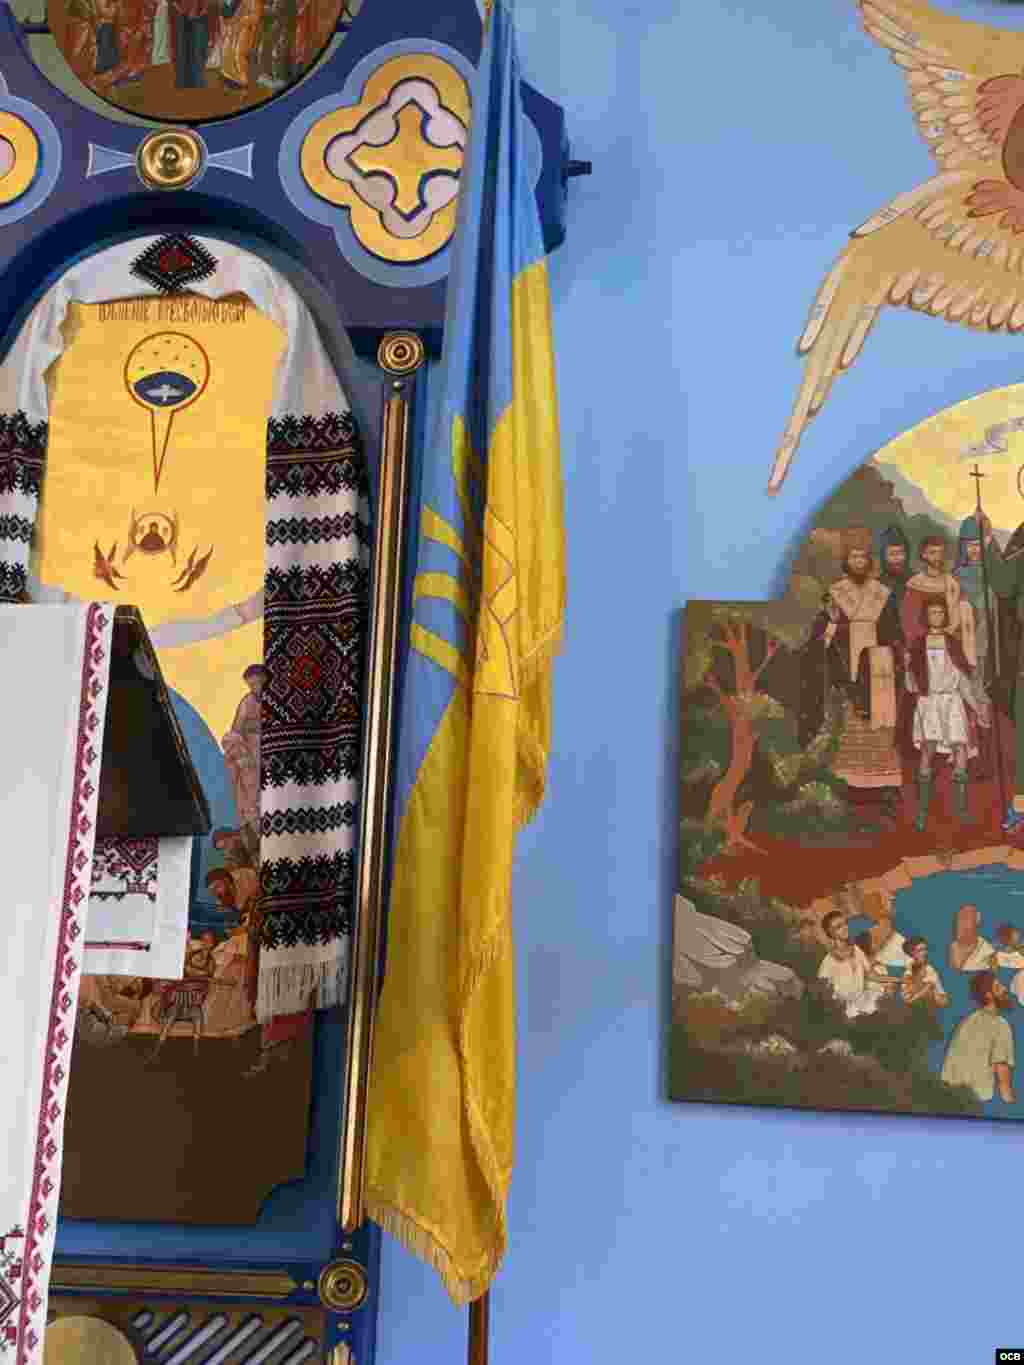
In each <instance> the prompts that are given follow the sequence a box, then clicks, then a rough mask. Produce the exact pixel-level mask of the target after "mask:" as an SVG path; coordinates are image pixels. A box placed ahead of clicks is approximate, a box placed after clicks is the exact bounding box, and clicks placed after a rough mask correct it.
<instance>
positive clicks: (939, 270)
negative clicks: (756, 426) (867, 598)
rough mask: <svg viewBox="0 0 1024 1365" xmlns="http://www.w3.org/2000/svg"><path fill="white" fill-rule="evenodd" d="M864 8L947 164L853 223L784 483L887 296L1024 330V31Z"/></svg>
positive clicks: (810, 368)
mask: <svg viewBox="0 0 1024 1365" xmlns="http://www.w3.org/2000/svg"><path fill="white" fill-rule="evenodd" d="M858 8H859V10H860V12H861V16H862V18H863V20H864V26H865V28H866V29H867V31H868V32H869V33H870V34H871V35H872V37H874V38H876V39H877V40H878V41H879V42H880V43H882V44H883V46H885V47H886V48H888V50H889V53H890V55H891V56H892V58H893V60H894V61H895V62H896V63H897V65H898V66H900V67H902V69H903V71H904V74H905V76H906V80H907V85H908V88H909V91H910V98H911V104H912V107H913V109H914V117H915V119H916V121H917V125H918V129H919V131H920V132H921V135H922V136H923V137H924V139H925V141H926V142H927V144H928V146H929V148H930V149H931V152H932V154H933V156H934V157H935V159H936V161H937V162H938V164H939V168H940V172H941V173H940V174H939V175H937V176H935V177H933V178H932V179H931V180H928V181H926V182H925V184H923V185H920V186H919V187H918V188H917V189H914V190H910V191H908V192H907V193H906V194H901V195H898V196H897V198H895V199H894V200H893V201H892V202H891V203H889V204H887V205H886V206H885V207H884V208H883V209H881V210H880V211H879V212H878V213H876V214H874V215H873V216H872V217H871V218H869V219H868V221H867V222H866V223H864V224H863V225H862V226H861V227H859V228H857V229H856V230H855V231H854V232H853V233H851V241H850V244H849V246H848V247H847V248H846V250H845V251H844V252H843V253H842V255H841V256H840V257H839V259H838V260H837V261H836V263H835V265H834V266H833V267H832V269H831V270H830V271H829V273H828V275H827V276H826V277H825V280H824V282H823V283H822V285H821V288H820V289H819V290H818V294H817V297H816V299H815V301H814V304H813V306H812V308H811V312H810V316H809V317H808V319H807V325H806V326H805V328H804V331H803V333H802V335H801V337H800V340H799V343H798V345H797V351H798V354H799V355H801V356H804V357H806V368H805V371H804V378H803V382H802V384H801V386H800V392H799V394H798V396H797V401H796V405H795V406H794V409H793V413H792V415H791V417H790V420H789V423H788V424H787V426H786V429H785V432H784V433H783V437H782V440H781V442H780V443H779V448H778V451H777V452H776V456H775V463H774V465H773V467H772V473H771V478H770V480H769V483H768V490H769V492H771V493H775V492H777V491H778V490H779V488H780V487H781V486H782V482H783V480H784V479H785V477H786V472H787V470H788V468H789V465H790V462H791V461H792V458H793V454H794V452H795V451H796V448H797V446H798V444H799V442H800V438H801V437H802V435H803V433H804V430H805V429H806V426H807V423H808V422H809V421H810V420H811V418H812V417H814V416H815V414H816V413H817V412H818V411H819V410H820V409H821V406H822V404H823V403H824V402H825V399H826V398H827V397H828V394H829V391H830V389H831V387H832V384H833V382H834V380H835V378H836V376H837V375H839V374H841V373H842V371H843V370H845V369H848V368H849V366H850V365H852V364H853V362H854V361H855V360H856V358H857V356H858V355H859V354H860V350H861V347H862V346H863V345H864V341H865V339H866V337H867V335H868V333H869V331H870V330H871V327H872V325H873V324H874V322H875V319H876V318H877V317H878V314H879V313H880V312H881V310H882V308H883V307H885V305H886V304H892V305H894V306H897V307H898V306H903V307H909V308H914V309H916V310H918V311H920V312H925V313H930V314H931V315H932V316H933V317H942V318H945V319H947V320H948V321H950V322H961V323H964V324H966V325H967V326H970V327H975V328H979V329H983V330H986V331H1000V330H1005V331H1009V332H1019V331H1021V330H1024V193H1022V192H1021V191H1020V190H1018V189H1016V188H1015V187H1014V185H1013V184H1011V183H1010V181H1009V180H1008V179H1007V178H1006V175H1005V172H1004V169H1003V147H1004V144H1005V143H1006V139H1007V135H1008V133H1009V131H1010V128H1011V125H1012V124H1013V122H1014V119H1015V118H1016V116H1017V115H1018V113H1020V111H1021V110H1022V109H1024V75H1020V74H1017V73H1019V72H1022V71H1024V34H1019V33H1006V32H1003V31H1001V30H998V29H990V28H987V27H986V26H985V25H983V24H974V23H968V22H965V21H964V20H961V19H955V18H953V17H951V16H949V15H945V14H942V13H940V12H939V11H937V10H935V9H933V8H932V6H931V5H930V4H928V3H927V0H859V4H858ZM1022 170H1024V165H1022Z"/></svg>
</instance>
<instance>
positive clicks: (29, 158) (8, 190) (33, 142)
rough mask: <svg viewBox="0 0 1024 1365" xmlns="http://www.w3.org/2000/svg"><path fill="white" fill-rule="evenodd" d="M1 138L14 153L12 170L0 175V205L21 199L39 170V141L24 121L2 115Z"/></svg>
mask: <svg viewBox="0 0 1024 1365" xmlns="http://www.w3.org/2000/svg"><path fill="white" fill-rule="evenodd" d="M0 138H3V139H4V141H5V142H9V143H10V145H11V150H12V152H13V153H14V161H13V163H12V165H11V166H10V168H9V169H8V170H7V171H5V172H4V174H3V175H0V204H13V203H14V201H15V199H20V198H21V196H22V195H23V194H24V193H25V191H26V190H27V189H28V187H29V186H30V185H31V184H32V181H33V180H34V179H35V175H36V171H37V170H38V169H39V139H38V138H37V137H36V135H35V133H34V132H33V131H32V129H31V128H30V127H29V126H28V124H27V123H26V122H25V120H24V119H20V118H18V117H17V116H16V115H15V114H6V113H0Z"/></svg>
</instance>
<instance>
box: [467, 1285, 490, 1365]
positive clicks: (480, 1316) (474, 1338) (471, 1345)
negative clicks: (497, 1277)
mask: <svg viewBox="0 0 1024 1365" xmlns="http://www.w3.org/2000/svg"><path fill="white" fill-rule="evenodd" d="M490 1327H491V1291H490V1290H489V1289H486V1290H484V1292H483V1293H482V1294H481V1295H480V1297H479V1298H478V1299H474V1300H473V1302H472V1303H471V1304H470V1305H469V1342H468V1345H467V1350H466V1361H467V1365H487V1361H488V1357H489V1354H490Z"/></svg>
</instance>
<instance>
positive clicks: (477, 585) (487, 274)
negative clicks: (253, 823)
mask: <svg viewBox="0 0 1024 1365" xmlns="http://www.w3.org/2000/svg"><path fill="white" fill-rule="evenodd" d="M531 134H532V129H530V128H529V127H528V125H527V121H526V118H525V115H524V113H523V109H522V104H521V99H520V85H519V64H518V59H517V55H516V48H515V36H514V30H513V25H512V20H511V16H510V14H509V12H508V10H507V8H506V5H505V0H495V3H494V6H493V9H492V11H491V14H490V17H489V21H488V27H487V32H486V34H485V39H484V48H483V53H482V55H481V59H480V65H479V69H478V72H477V78H476V86H475V91H474V98H473V125H472V131H471V135H470V139H469V147H468V149H467V155H466V163H465V169H464V171H463V177H462V186H461V190H460V196H459V217H458V225H457V229H456V237H455V245H454V261H453V268H452V273H451V275H450V277H449V282H448V307H447V318H446V325H445V342H444V353H443V355H442V358H441V367H440V375H439V382H440V400H439V403H438V408H437V411H436V420H435V421H434V422H433V424H432V428H431V439H430V441H429V444H428V446H427V449H426V458H425V468H424V472H423V488H422V512H421V517H420V526H419V547H418V553H417V562H416V573H415V580H414V587H413V621H412V626H411V633H410V643H409V652H408V658H407V661H406V672H405V679H404V685H403V694H402V695H403V702H402V716H401V730H400V734H399V748H398V772H397V777H396V787H397V792H396V800H397V818H398V825H397V835H396V839H397V842H396V848H395V865H394V874H393V881H392V887H391V902H390V907H389V917H388V957H387V965H386V969H385V977H384V984H383V991H382V995H381V999H380V1004H379V1008H378V1012H377V1020H376V1026H375V1032H374V1048H373V1067H372V1072H371V1083H370V1097H369V1116H368V1122H369V1130H368V1151H367V1191H366V1193H367V1211H368V1213H369V1214H370V1216H371V1217H372V1218H373V1219H375V1220H376V1221H377V1222H378V1223H380V1224H381V1225H382V1226H383V1227H384V1228H385V1229H386V1230H387V1231H389V1232H391V1233H393V1234H394V1235H395V1236H396V1237H398V1238H399V1240H401V1241H402V1242H404V1244H405V1245H406V1246H407V1247H408V1248H409V1249H410V1250H411V1251H413V1252H414V1253H415V1254H416V1255H418V1256H420V1257H422V1258H424V1259H425V1260H427V1261H428V1262H430V1263H431V1264H432V1265H433V1266H434V1267H435V1268H436V1269H437V1270H438V1272H439V1273H440V1275H441V1277H442V1279H443V1280H444V1283H445V1285H446V1286H447V1288H448V1292H449V1294H450V1295H451V1297H452V1299H453V1300H454V1301H455V1302H456V1303H458V1304H464V1303H468V1302H469V1301H470V1300H472V1299H474V1298H477V1297H479V1296H480V1295H481V1294H483V1293H484V1291H485V1290H486V1289H487V1287H488V1285H489V1284H490V1282H491V1279H492V1277H493V1276H494V1273H495V1271H496V1270H497V1268H498V1265H499V1263H500V1261H501V1258H502V1255H503V1253H504V1249H505V1239H506V1225H505V1201H506V1195H507V1192H508V1185H509V1178H510V1175H511V1171H512V1135H513V1125H514V1116H515V1000H514V993H513V948H512V921H511V876H512V855H513V848H514V845H515V839H516V834H517V832H518V831H519V829H520V828H521V827H522V826H523V824H524V823H525V822H526V821H527V820H528V819H529V818H530V817H531V815H532V814H533V812H534V811H535V810H536V809H537V807H538V805H539V804H540V801H541V799H542V797H543V794H544V779H545V769H546V765H547V756H548V747H549V739H550V729H551V700H550V688H551V678H550V673H551V661H552V657H553V655H554V652H555V650H556V648H557V645H558V643H559V640H560V638H561V630H562V618H563V613H564V601H565V569H564V533H563V523H562V486H561V476H560V471H559V455H558V417H557V406H556V392H555V371H554V354H553V346H552V335H551V316H550V305H549V299H548V281H547V267H546V263H545V258H544V246H543V241H542V237H541V230H540V223H539V219H538V213H537V204H536V200H535V198H534V192H533V185H532V183H531V178H530V175H529V160H530V159H529V158H528V156H527V148H528V145H529V143H528V138H529V137H530V136H531Z"/></svg>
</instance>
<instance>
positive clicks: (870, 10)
mask: <svg viewBox="0 0 1024 1365" xmlns="http://www.w3.org/2000/svg"><path fill="white" fill-rule="evenodd" d="M858 7H859V9H860V13H861V18H862V19H863V21H864V27H865V29H866V30H867V31H868V33H869V34H870V35H871V37H872V38H874V39H876V40H877V41H878V42H879V43H881V45H882V46H883V47H884V48H886V49H888V52H889V55H890V56H891V57H892V59H893V61H894V62H895V63H896V64H897V66H900V67H902V68H903V72H904V76H905V78H906V82H907V86H908V88H909V94H910V103H911V107H912V108H913V111H914V118H915V120H916V122H917V127H918V131H919V132H920V133H921V136H922V137H923V138H924V140H925V142H926V143H927V144H928V147H929V148H930V150H931V153H932V155H933V156H934V157H935V160H936V161H937V162H938V164H939V167H940V169H942V170H947V171H952V170H957V169H959V168H960V167H962V166H964V165H966V164H967V163H968V162H988V163H989V165H990V166H991V168H992V169H993V170H996V171H998V168H999V166H1000V162H1001V159H1002V156H1003V149H1004V146H1005V143H1006V140H1007V136H1008V134H1009V132H1010V128H1011V126H1012V124H1013V122H1014V119H1015V118H1016V116H1017V114H1018V113H1020V111H1021V110H1022V109H1024V75H1022V74H1021V73H1022V72H1024V34H1022V33H1009V32H1006V31H1005V30H1003V29H994V28H989V27H988V26H987V25H986V24H974V23H969V22H968V21H966V20H964V19H956V18H954V17H953V16H952V15H949V14H943V13H942V12H941V11H939V10H937V9H935V8H934V7H933V6H932V5H930V4H928V3H927V0H858Z"/></svg>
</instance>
